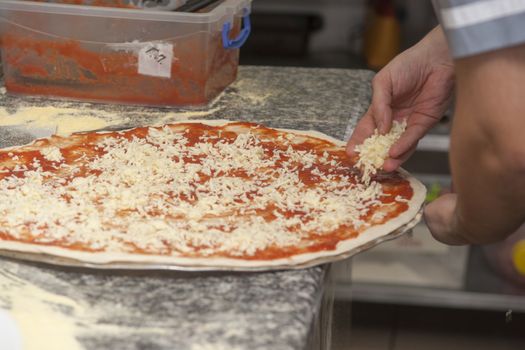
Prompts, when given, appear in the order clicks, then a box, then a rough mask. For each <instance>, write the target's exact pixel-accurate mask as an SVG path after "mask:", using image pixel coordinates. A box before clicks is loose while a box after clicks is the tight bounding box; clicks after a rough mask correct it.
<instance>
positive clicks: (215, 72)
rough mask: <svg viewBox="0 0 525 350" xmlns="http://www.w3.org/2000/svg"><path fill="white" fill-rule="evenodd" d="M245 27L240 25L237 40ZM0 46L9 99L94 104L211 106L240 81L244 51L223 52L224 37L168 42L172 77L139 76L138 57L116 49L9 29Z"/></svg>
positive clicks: (201, 35) (10, 26)
mask: <svg viewBox="0 0 525 350" xmlns="http://www.w3.org/2000/svg"><path fill="white" fill-rule="evenodd" d="M72 1H77V0H72ZM29 15H31V14H29ZM14 19H15V20H16V16H15V18H14ZM108 21H109V19H108ZM139 24H140V21H139V22H138V23H137V25H139ZM240 26H241V24H240V20H236V21H235V23H234V28H235V29H234V30H232V33H231V36H232V37H234V36H236V35H237V34H238V33H239V30H240ZM87 27H89V26H86V28H87ZM86 30H87V29H86ZM0 40H1V42H0V44H1V47H2V61H3V65H4V79H5V86H6V89H7V91H8V92H9V93H15V94H24V95H40V96H48V97H57V98H66V99H74V100H85V101H94V102H115V103H127V104H138V105H153V106H180V105H202V104H206V103H208V102H209V101H210V100H211V99H213V98H214V97H216V96H217V95H218V94H219V93H220V92H221V91H222V90H224V88H225V87H226V86H228V85H229V84H230V83H232V82H233V81H234V80H235V78H236V75H237V66H238V58H239V50H237V49H225V48H224V47H223V43H222V37H221V33H220V31H215V32H196V33H192V34H190V35H186V36H184V35H183V36H180V37H177V35H174V38H171V39H169V40H168V39H165V40H164V41H165V42H166V43H167V44H171V45H172V54H173V58H172V60H171V69H170V70H169V77H162V76H151V75H145V74H141V73H139V69H138V67H139V58H138V57H139V54H138V51H133V50H123V49H122V48H120V49H119V48H118V45H115V44H111V43H102V42H96V43H93V42H89V41H80V40H72V39H68V38H62V37H54V36H52V35H41V34H35V32H34V31H31V30H28V29H25V28H23V27H22V26H18V25H16V24H10V23H4V24H3V28H2V31H1V34H0ZM148 40H149V39H148ZM100 41H103V38H101V40H100ZM141 45H142V43H141ZM144 45H147V43H144Z"/></svg>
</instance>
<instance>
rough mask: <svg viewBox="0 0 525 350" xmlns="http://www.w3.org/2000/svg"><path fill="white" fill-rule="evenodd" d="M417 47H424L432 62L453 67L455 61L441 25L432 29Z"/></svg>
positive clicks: (428, 58)
mask: <svg viewBox="0 0 525 350" xmlns="http://www.w3.org/2000/svg"><path fill="white" fill-rule="evenodd" d="M415 47H420V48H424V50H422V51H423V52H426V53H427V57H426V59H427V60H428V61H429V62H431V61H434V62H436V63H441V64H445V65H447V66H449V67H450V68H451V69H453V68H452V67H453V61H452V57H451V56H450V52H449V50H448V44H447V40H446V38H445V33H443V29H442V28H441V26H440V25H438V26H436V27H435V28H434V29H432V30H431V31H430V32H429V33H428V34H427V35H426V36H425V37H424V38H423V39H421V41H419V42H418V43H417V44H416V46H415Z"/></svg>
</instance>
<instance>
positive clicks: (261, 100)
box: [232, 79, 275, 105]
mask: <svg viewBox="0 0 525 350" xmlns="http://www.w3.org/2000/svg"><path fill="white" fill-rule="evenodd" d="M232 87H234V88H237V89H238V90H239V98H240V99H241V100H245V101H246V102H248V103H250V104H254V105H263V104H265V103H266V101H267V100H268V98H270V97H271V96H273V95H274V94H275V91H269V90H268V89H265V88H262V89H261V84H260V82H257V81H255V82H254V81H251V80H247V79H238V80H237V81H236V82H235V83H233V84H232Z"/></svg>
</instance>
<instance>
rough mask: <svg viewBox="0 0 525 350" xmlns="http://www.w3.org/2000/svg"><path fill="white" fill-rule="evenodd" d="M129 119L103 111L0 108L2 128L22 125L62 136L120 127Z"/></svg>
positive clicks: (57, 108) (59, 108)
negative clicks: (115, 126) (46, 129)
mask: <svg viewBox="0 0 525 350" xmlns="http://www.w3.org/2000/svg"><path fill="white" fill-rule="evenodd" d="M127 121H128V118H125V117H122V116H119V115H118V114H116V113H112V112H106V111H102V110H98V111H95V110H82V109H77V108H63V107H53V106H45V107H41V106H38V107H36V106H35V107H20V108H18V109H17V110H16V111H15V112H13V113H10V112H9V111H8V110H6V109H5V108H0V126H15V125H21V126H25V127H27V128H29V129H30V128H51V127H54V128H56V134H57V135H61V136H66V135H69V134H71V133H73V132H78V131H87V130H96V129H102V128H106V127H109V126H113V125H119V124H122V123H125V122H127Z"/></svg>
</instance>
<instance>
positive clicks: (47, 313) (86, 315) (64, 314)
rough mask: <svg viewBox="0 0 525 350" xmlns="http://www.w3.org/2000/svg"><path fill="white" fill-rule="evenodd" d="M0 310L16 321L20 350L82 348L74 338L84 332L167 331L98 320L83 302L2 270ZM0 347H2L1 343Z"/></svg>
mask: <svg viewBox="0 0 525 350" xmlns="http://www.w3.org/2000/svg"><path fill="white" fill-rule="evenodd" d="M2 309H4V310H5V311H7V315H9V317H10V319H12V320H13V321H14V322H15V323H16V327H17V329H18V331H19V333H20V335H21V338H22V350H83V349H84V347H83V346H82V344H81V343H80V342H79V341H78V338H79V337H81V336H85V335H94V334H97V335H106V336H111V335H122V334H126V333H127V334H166V332H168V331H169V330H168V329H165V328H161V327H141V328H138V329H137V328H132V327H128V326H120V325H116V324H109V323H100V322H99V320H100V319H102V318H104V317H105V315H98V314H97V313H96V312H94V311H93V308H92V307H90V306H89V305H87V304H86V303H85V301H76V300H73V299H71V298H68V297H65V296H62V295H59V294H54V293H52V292H49V291H47V290H44V289H42V288H40V287H38V286H36V285H34V284H33V283H31V282H29V281H26V280H24V279H22V278H19V277H17V276H16V275H15V274H13V273H11V272H7V271H5V270H0V311H2ZM122 312H123V313H126V314H127V313H129V312H131V311H130V310H127V309H125V310H122ZM0 333H1V332H0ZM0 349H2V350H3V348H2V347H1V343H0Z"/></svg>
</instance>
